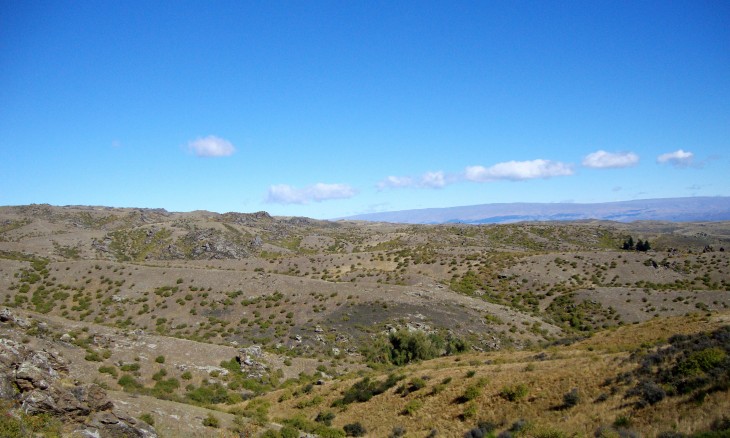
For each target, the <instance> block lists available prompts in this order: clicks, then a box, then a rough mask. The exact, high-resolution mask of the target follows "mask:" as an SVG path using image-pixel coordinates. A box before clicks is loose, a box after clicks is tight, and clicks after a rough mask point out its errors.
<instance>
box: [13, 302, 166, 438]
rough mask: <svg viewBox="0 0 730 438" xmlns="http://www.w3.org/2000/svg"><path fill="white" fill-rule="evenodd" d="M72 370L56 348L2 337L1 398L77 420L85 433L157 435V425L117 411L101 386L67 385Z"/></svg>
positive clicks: (30, 409) (108, 437)
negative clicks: (63, 380)
mask: <svg viewBox="0 0 730 438" xmlns="http://www.w3.org/2000/svg"><path fill="white" fill-rule="evenodd" d="M6 315H7V312H6ZM67 375H68V363H67V362H66V361H65V360H63V359H62V358H61V357H60V356H59V355H58V354H57V353H54V352H49V351H45V350H41V351H36V350H32V349H30V348H29V347H27V346H25V345H23V344H19V343H17V342H15V341H13V340H10V339H0V398H1V399H4V400H11V401H14V402H16V403H18V404H19V406H20V409H22V410H23V412H25V413H26V414H30V415H36V414H49V415H52V416H54V417H59V418H61V419H62V421H63V422H64V423H66V424H73V423H76V424H77V428H76V432H78V433H79V434H81V436H89V437H92V436H93V437H99V438H111V437H115V438H116V437H130V438H132V437H135V438H136V437H139V438H151V437H156V436H157V433H156V432H155V430H154V429H153V428H152V427H150V426H148V425H146V424H142V423H141V422H139V421H137V420H135V419H134V418H132V417H129V416H127V415H126V414H123V413H121V412H118V411H116V410H112V409H113V408H114V404H113V403H112V402H111V400H109V399H108V398H107V395H106V392H105V391H104V390H103V389H102V388H101V387H100V386H98V385H95V384H85V385H76V386H74V387H71V388H66V387H64V385H62V384H61V382H60V379H61V378H63V377H65V376H67Z"/></svg>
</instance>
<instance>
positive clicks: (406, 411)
mask: <svg viewBox="0 0 730 438" xmlns="http://www.w3.org/2000/svg"><path fill="white" fill-rule="evenodd" d="M422 407H423V401H421V400H419V399H415V400H411V401H409V402H408V403H406V406H405V407H404V408H403V415H410V416H413V415H415V414H416V412H418V410H419V409H421V408H422Z"/></svg>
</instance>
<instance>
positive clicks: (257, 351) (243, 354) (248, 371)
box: [236, 345, 269, 379]
mask: <svg viewBox="0 0 730 438" xmlns="http://www.w3.org/2000/svg"><path fill="white" fill-rule="evenodd" d="M263 359H264V352H263V350H262V349H261V346H259V345H252V346H250V347H245V348H241V349H240V350H238V356H236V361H237V362H238V363H239V364H240V365H241V372H243V373H244V374H245V375H246V376H247V377H248V378H254V379H260V378H261V377H263V376H265V375H266V374H267V373H268V368H269V367H268V366H267V365H266V363H264V361H263Z"/></svg>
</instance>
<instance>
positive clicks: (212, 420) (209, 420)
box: [203, 414, 220, 428]
mask: <svg viewBox="0 0 730 438" xmlns="http://www.w3.org/2000/svg"><path fill="white" fill-rule="evenodd" d="M203 426H206V427H213V428H219V427H220V420H218V417H216V416H215V415H213V414H208V416H207V417H205V418H204V419H203Z"/></svg>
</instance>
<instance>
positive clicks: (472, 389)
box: [462, 385, 482, 401]
mask: <svg viewBox="0 0 730 438" xmlns="http://www.w3.org/2000/svg"><path fill="white" fill-rule="evenodd" d="M481 394H482V389H481V388H480V387H479V386H477V385H470V386H468V387H467V388H466V390H465V391H464V395H463V396H462V399H463V400H464V401H470V400H474V399H475V398H477V397H479V396H480V395H481Z"/></svg>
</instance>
